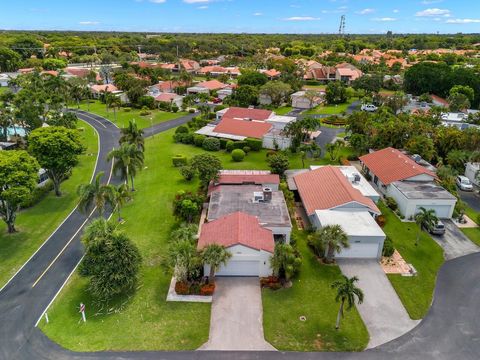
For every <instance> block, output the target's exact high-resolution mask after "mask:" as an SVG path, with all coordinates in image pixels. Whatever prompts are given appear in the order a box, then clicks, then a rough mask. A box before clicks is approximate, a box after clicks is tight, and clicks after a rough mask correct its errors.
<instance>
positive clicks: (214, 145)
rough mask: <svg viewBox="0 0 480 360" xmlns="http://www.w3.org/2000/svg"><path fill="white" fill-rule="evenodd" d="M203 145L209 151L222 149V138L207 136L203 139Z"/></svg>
mask: <svg viewBox="0 0 480 360" xmlns="http://www.w3.org/2000/svg"><path fill="white" fill-rule="evenodd" d="M202 147H203V148H204V149H205V150H207V151H218V150H220V140H218V139H217V138H213V137H211V138H206V139H205V140H204V141H203V144H202Z"/></svg>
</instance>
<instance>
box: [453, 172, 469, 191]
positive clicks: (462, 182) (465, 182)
mask: <svg viewBox="0 0 480 360" xmlns="http://www.w3.org/2000/svg"><path fill="white" fill-rule="evenodd" d="M456 183H457V186H458V187H459V189H460V190H463V191H473V184H472V182H471V181H470V180H469V179H468V178H467V177H466V176H462V175H459V176H457V179H456Z"/></svg>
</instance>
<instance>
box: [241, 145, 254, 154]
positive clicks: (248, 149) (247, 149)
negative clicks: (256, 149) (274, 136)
mask: <svg viewBox="0 0 480 360" xmlns="http://www.w3.org/2000/svg"><path fill="white" fill-rule="evenodd" d="M242 150H243V151H245V154H248V153H249V152H250V151H251V150H252V149H250V146H244V147H243V149H242Z"/></svg>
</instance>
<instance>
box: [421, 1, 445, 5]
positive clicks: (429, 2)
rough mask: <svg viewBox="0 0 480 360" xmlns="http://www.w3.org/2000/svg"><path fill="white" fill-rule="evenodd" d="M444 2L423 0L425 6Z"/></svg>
mask: <svg viewBox="0 0 480 360" xmlns="http://www.w3.org/2000/svg"><path fill="white" fill-rule="evenodd" d="M441 2H443V0H423V1H422V4H423V5H431V4H438V3H441Z"/></svg>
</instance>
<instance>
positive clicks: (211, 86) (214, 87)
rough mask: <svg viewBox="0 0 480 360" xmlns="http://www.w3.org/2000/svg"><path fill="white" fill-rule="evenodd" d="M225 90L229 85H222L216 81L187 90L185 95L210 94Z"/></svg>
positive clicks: (203, 83) (201, 83) (199, 84)
mask: <svg viewBox="0 0 480 360" xmlns="http://www.w3.org/2000/svg"><path fill="white" fill-rule="evenodd" d="M226 88H231V85H228V84H224V83H222V82H220V81H218V80H209V81H203V82H200V83H198V84H196V85H195V86H191V87H189V88H187V94H200V93H204V94H210V92H211V91H219V90H222V89H226Z"/></svg>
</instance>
